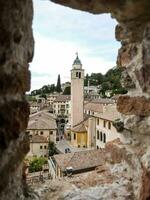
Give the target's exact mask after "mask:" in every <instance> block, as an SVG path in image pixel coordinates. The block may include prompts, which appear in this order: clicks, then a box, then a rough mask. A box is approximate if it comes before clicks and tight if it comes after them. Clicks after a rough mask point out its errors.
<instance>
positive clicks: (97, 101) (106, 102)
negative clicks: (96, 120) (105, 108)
mask: <svg viewBox="0 0 150 200" xmlns="http://www.w3.org/2000/svg"><path fill="white" fill-rule="evenodd" d="M91 103H99V104H114V103H115V101H114V100H113V99H108V98H100V99H93V100H92V101H91Z"/></svg>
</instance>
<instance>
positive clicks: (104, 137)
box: [103, 133, 106, 143]
mask: <svg viewBox="0 0 150 200" xmlns="http://www.w3.org/2000/svg"><path fill="white" fill-rule="evenodd" d="M103 142H104V143H106V134H105V133H104V134H103Z"/></svg>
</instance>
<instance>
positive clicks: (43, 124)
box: [27, 111, 57, 129]
mask: <svg viewBox="0 0 150 200" xmlns="http://www.w3.org/2000/svg"><path fill="white" fill-rule="evenodd" d="M56 128H57V125H56V120H55V119H54V118H53V117H52V115H51V114H49V113H47V112H46V111H40V112H38V113H35V114H33V115H30V118H29V122H28V127H27V129H56Z"/></svg>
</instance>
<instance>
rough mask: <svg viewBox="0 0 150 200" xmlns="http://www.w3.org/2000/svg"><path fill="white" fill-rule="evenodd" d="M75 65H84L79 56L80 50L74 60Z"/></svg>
mask: <svg viewBox="0 0 150 200" xmlns="http://www.w3.org/2000/svg"><path fill="white" fill-rule="evenodd" d="M73 65H80V66H82V64H81V61H80V59H79V56H78V52H76V59H75V60H74V62H73Z"/></svg>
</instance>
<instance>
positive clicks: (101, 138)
mask: <svg viewBox="0 0 150 200" xmlns="http://www.w3.org/2000/svg"><path fill="white" fill-rule="evenodd" d="M100 140H101V141H103V133H102V132H100Z"/></svg>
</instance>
